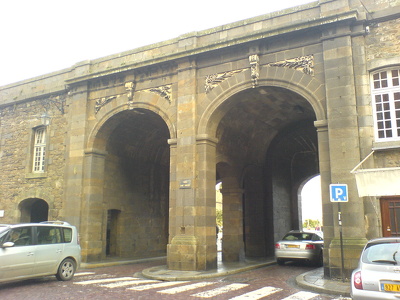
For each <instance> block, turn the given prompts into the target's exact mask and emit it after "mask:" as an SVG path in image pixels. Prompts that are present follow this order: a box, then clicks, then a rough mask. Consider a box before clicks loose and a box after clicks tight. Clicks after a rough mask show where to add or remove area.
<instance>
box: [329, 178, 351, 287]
mask: <svg viewBox="0 0 400 300" xmlns="http://www.w3.org/2000/svg"><path fill="white" fill-rule="evenodd" d="M329 191H330V199H331V202H336V203H337V204H338V223H339V234H340V255H341V259H342V281H343V282H344V281H345V278H344V253H343V233H342V211H341V210H340V203H341V202H349V197H348V188H347V184H330V185H329Z"/></svg>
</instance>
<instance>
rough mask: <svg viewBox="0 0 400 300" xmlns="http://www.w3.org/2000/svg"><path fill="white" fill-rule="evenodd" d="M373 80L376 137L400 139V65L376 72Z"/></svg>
mask: <svg viewBox="0 0 400 300" xmlns="http://www.w3.org/2000/svg"><path fill="white" fill-rule="evenodd" d="M371 81H372V103H373V112H374V127H375V138H376V140H377V141H392V140H400V67H398V68H395V69H389V70H380V71H377V72H374V73H372V78H371Z"/></svg>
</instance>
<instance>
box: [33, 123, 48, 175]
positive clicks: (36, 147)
mask: <svg viewBox="0 0 400 300" xmlns="http://www.w3.org/2000/svg"><path fill="white" fill-rule="evenodd" d="M33 138H34V140H33V157H32V172H33V173H44V171H45V162H46V127H44V126H41V127H37V128H35V129H34V137H33Z"/></svg>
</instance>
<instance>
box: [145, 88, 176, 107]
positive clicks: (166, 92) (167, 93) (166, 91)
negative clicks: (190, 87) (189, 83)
mask: <svg viewBox="0 0 400 300" xmlns="http://www.w3.org/2000/svg"><path fill="white" fill-rule="evenodd" d="M171 86H172V85H171V84H169V85H164V86H160V87H157V88H152V89H150V90H149V91H150V92H153V93H156V94H158V95H160V96H161V97H163V98H164V99H165V100H167V101H168V102H169V103H171Z"/></svg>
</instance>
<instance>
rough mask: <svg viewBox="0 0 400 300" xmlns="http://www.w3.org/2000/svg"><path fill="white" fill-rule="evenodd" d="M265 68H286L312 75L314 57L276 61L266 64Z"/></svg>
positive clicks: (307, 56)
mask: <svg viewBox="0 0 400 300" xmlns="http://www.w3.org/2000/svg"><path fill="white" fill-rule="evenodd" d="M267 66H271V67H286V68H291V69H295V70H301V71H302V72H303V73H305V74H307V75H311V76H313V75H314V56H313V55H306V56H300V57H296V58H291V59H287V60H282V61H278V62H275V63H270V64H267Z"/></svg>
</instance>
